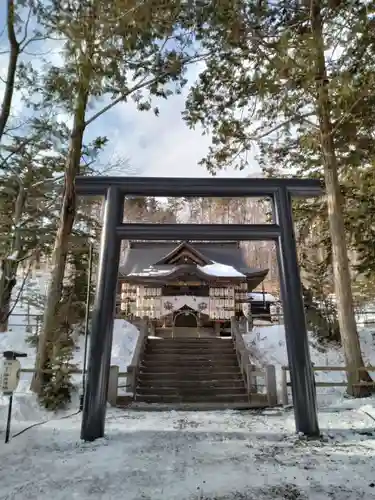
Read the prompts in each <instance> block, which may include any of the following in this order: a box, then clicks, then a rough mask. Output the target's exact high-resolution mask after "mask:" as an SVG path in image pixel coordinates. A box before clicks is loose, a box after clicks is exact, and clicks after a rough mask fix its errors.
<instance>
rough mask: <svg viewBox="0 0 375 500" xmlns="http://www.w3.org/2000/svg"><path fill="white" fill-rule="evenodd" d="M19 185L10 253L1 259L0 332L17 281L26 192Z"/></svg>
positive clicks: (5, 329) (6, 316) (6, 319)
mask: <svg viewBox="0 0 375 500" xmlns="http://www.w3.org/2000/svg"><path fill="white" fill-rule="evenodd" d="M18 182H19V187H18V193H17V198H16V202H15V205H14V217H13V225H14V234H13V241H12V243H11V245H10V249H11V254H12V255H10V256H9V257H8V258H5V259H3V260H2V263H1V277H0V332H6V331H7V329H8V318H9V315H10V313H11V300H12V291H13V288H14V287H15V285H16V283H17V271H18V265H19V259H20V257H21V251H22V238H21V229H20V222H21V218H22V214H23V210H24V207H25V201H26V196H27V195H26V193H25V190H24V188H23V185H22V182H21V180H20V179H19V180H18Z"/></svg>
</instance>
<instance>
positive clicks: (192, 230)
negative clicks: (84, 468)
mask: <svg viewBox="0 0 375 500" xmlns="http://www.w3.org/2000/svg"><path fill="white" fill-rule="evenodd" d="M76 192H77V194H78V195H84V196H95V195H96V196H98V195H99V196H100V195H101V196H105V211H104V220H103V229H102V238H101V250H100V258H99V269H98V276H97V286H96V296H95V305H94V310H93V317H92V329H91V333H90V351H89V362H88V377H87V385H86V392H85V396H84V406H83V416H82V427H81V438H82V439H83V440H85V441H94V440H95V439H97V438H101V437H103V436H104V430H105V415H106V404H107V390H108V379H109V368H110V362H111V349H112V333H113V320H114V311H115V304H116V294H117V277H118V267H119V258H120V247H121V241H122V240H125V239H127V240H137V239H142V240H210V241H220V240H236V241H250V240H258V241H262V240H273V241H275V242H276V246H277V256H278V264H279V275H280V286H281V299H282V303H283V309H284V323H285V334H286V345H287V352H288V361H289V367H290V378H291V385H292V394H293V405H294V415H295V423H296V430H297V432H301V433H303V434H305V435H308V436H318V435H319V425H318V419H317V411H316V396H315V388H314V373H313V370H312V365H311V360H310V353H309V347H308V339H307V330H306V321H305V313H304V305H303V297H302V287H301V278H300V273H299V268H298V261H297V251H296V243H295V235H294V228H293V216H292V204H291V198H292V196H296V197H297V196H299V197H314V196H320V195H321V194H322V193H323V189H322V185H321V183H320V181H318V180H315V179H296V178H291V179H284V178H283V179H272V178H269V179H260V178H259V179H254V178H237V179H233V178H231V179H227V178H220V179H217V178H209V177H208V178H198V179H196V178H169V177H167V178H163V177H156V178H154V177H78V178H77V179H76ZM129 195H130V196H171V197H181V196H184V197H226V198H235V197H236V198H238V197H268V198H270V199H271V200H272V206H273V223H272V224H142V223H141V224H138V223H137V224H135V223H130V224H124V223H123V216H124V198H125V196H129Z"/></svg>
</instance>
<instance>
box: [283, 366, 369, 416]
mask: <svg viewBox="0 0 375 500" xmlns="http://www.w3.org/2000/svg"><path fill="white" fill-rule="evenodd" d="M312 368H313V371H314V372H345V373H346V372H347V371H348V368H347V367H346V366H315V365H314V366H313V367H312ZM288 371H289V367H288V366H282V367H281V388H282V390H281V403H282V404H283V405H284V406H285V405H287V404H288V400H289V398H288V387H291V386H292V384H291V382H288V377H287V372H288ZM357 371H367V372H370V373H371V372H375V366H363V367H360V368H357ZM347 385H348V382H347V381H346V380H343V381H342V382H316V383H315V386H316V387H347ZM355 386H356V387H375V381H372V382H365V381H363V382H362V381H361V382H359V383H358V384H355Z"/></svg>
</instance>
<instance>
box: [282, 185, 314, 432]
mask: <svg viewBox="0 0 375 500" xmlns="http://www.w3.org/2000/svg"><path fill="white" fill-rule="evenodd" d="M274 218H275V222H276V223H278V224H279V225H280V228H281V234H280V237H279V238H278V241H277V253H278V261H279V274H280V288H281V299H282V303H283V309H284V323H285V336H286V345H287V352H288V362H289V372H290V379H291V383H292V395H293V405H294V415H295V421H296V430H297V432H301V433H303V434H305V435H307V436H319V434H320V433H319V425H318V417H317V410H316V395H315V389H314V372H313V370H312V365H311V359H310V352H309V344H308V337H307V328H306V319H305V311H304V304H303V296H302V284H301V278H300V272H299V266H298V257H297V249H296V240H295V234H294V227H293V215H292V202H291V196H290V194H289V193H288V191H287V189H286V188H284V187H283V188H280V189H279V190H278V192H277V193H276V194H275V195H274Z"/></svg>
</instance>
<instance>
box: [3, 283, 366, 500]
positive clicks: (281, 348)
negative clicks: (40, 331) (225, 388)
mask: <svg viewBox="0 0 375 500" xmlns="http://www.w3.org/2000/svg"><path fill="white" fill-rule="evenodd" d="M39 286H40V284H39ZM17 308H18V309H16V310H17V311H19V313H20V314H21V316H19V317H17V318H18V319H17V320H15V318H16V317H15V318H12V321H11V326H10V331H9V332H8V333H7V334H0V350H4V349H9V348H12V349H17V350H20V351H24V352H27V353H28V358H26V359H23V360H21V362H22V365H23V366H24V367H30V368H32V367H33V366H34V362H35V349H32V348H31V347H30V346H29V345H28V344H27V343H25V326H24V325H25V324H26V320H25V318H24V317H23V316H22V314H24V313H25V310H26V307H25V306H24V305H23V306H22V304H20V305H18V306H17ZM30 312H31V313H33V312H34V311H30ZM20 324H21V325H23V326H19V325H20ZM137 335H138V332H137V330H136V329H135V327H133V326H131V325H129V324H128V323H126V322H124V321H120V320H116V322H115V328H114V340H113V349H112V363H113V364H118V365H119V366H120V370H121V371H123V370H124V369H125V368H126V366H127V365H128V364H129V362H130V359H131V356H132V353H133V350H134V346H135V343H136V339H137ZM245 340H246V342H247V343H248V344H249V346H250V347H251V349H252V351H253V352H254V357H255V358H256V359H257V362H258V363H259V364H267V363H272V364H274V365H275V366H276V369H277V373H278V376H279V377H280V368H281V366H282V365H285V364H287V355H286V347H285V334H284V327H283V326H279V325H274V326H265V327H260V326H258V327H256V328H255V329H254V331H253V332H251V333H249V334H247V335H246V336H245ZM83 341H84V339H83V338H82V337H81V338H80V345H79V350H77V352H76V353H75V357H74V362H76V363H77V364H79V365H82V358H83ZM373 343H374V342H373V338H372V331H371V330H370V329H368V328H367V329H362V330H361V345H362V350H363V353H364V358H365V362H366V363H372V364H375V349H373ZM310 352H311V357H312V361H313V362H314V363H315V364H316V365H320V366H321V365H343V364H344V359H343V356H342V354H341V352H340V351H339V350H337V349H334V348H328V349H322V347H321V346H320V345H319V344H318V343H317V342H316V341H315V340H314V339H313V338H312V337H311V338H310ZM30 378H31V375H23V376H22V379H21V383H20V386H19V389H18V391H17V393H16V395H15V403H14V412H13V417H14V418H13V422H12V435H13V436H14V435H15V434H17V433H18V432H20V431H22V430H24V429H25V428H26V427H28V426H30V425H31V424H33V423H38V422H41V421H44V422H45V423H44V424H42V425H39V426H36V427H33V428H32V429H29V430H26V431H25V432H24V433H22V434H20V435H19V436H16V437H13V439H12V440H11V442H10V443H9V444H8V445H5V444H4V443H3V438H4V427H5V419H6V404H7V399H6V398H0V461H1V467H0V500H18V499H19V500H28V499H29V500H33V499H34V500H47V499H48V500H50V498H51V497H52V498H54V500H71V499H78V500H87V499H90V500H91V499H92V500H94V499H95V500H96V499H104V500H107V499H108V500H116V499H121V500H123V499H125V500H159V499H160V500H254V499H256V500H268V499H280V500H281V499H286V500H305V499H309V500H327V499H333V500H355V499H365V500H371V499H374V500H375V481H374V474H373V462H374V454H375V399H374V398H371V399H365V400H348V399H344V398H343V397H342V393H343V390H342V389H341V388H335V389H328V390H326V392H325V393H323V392H322V391H323V390H322V389H319V388H318V397H319V402H320V410H319V425H320V430H321V432H322V438H321V439H317V440H306V439H302V438H299V437H298V436H297V435H296V434H295V424H294V415H293V412H292V410H290V409H289V410H288V409H285V410H282V409H274V410H268V411H263V412H251V411H243V412H236V411H221V412H175V411H171V412H149V413H148V412H138V411H134V410H133V411H131V410H120V409H113V408H111V409H109V410H108V411H107V419H106V437H105V438H103V439H100V440H97V441H95V442H94V443H83V442H82V441H80V438H79V436H80V420H81V415H80V414H79V415H72V416H70V414H72V413H75V412H76V410H77V408H78V404H77V401H74V403H73V404H72V407H71V408H70V409H69V411H68V412H64V413H61V412H60V413H59V414H58V415H53V414H50V413H49V414H46V412H44V411H43V410H41V409H40V408H39V407H38V406H37V404H36V401H35V399H34V396H33V395H32V394H31V393H30V392H29V385H30ZM335 379H337V380H343V379H344V374H343V373H334V372H333V373H322V374H321V373H319V374H317V380H335ZM323 396H324V397H323ZM322 397H323V398H322ZM61 416H64V417H65V418H64V419H63V420H60V419H59V418H60V417H61ZM47 418H48V421H46V419H47ZM15 471H17V473H15Z"/></svg>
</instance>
